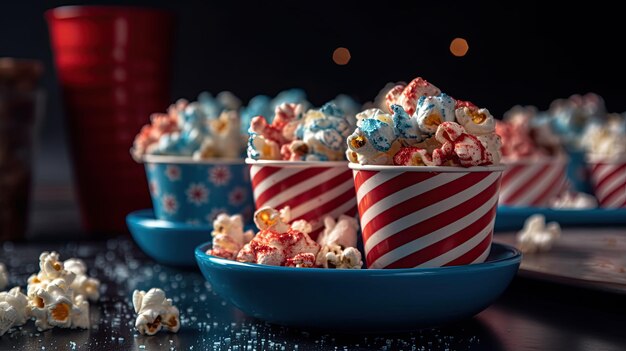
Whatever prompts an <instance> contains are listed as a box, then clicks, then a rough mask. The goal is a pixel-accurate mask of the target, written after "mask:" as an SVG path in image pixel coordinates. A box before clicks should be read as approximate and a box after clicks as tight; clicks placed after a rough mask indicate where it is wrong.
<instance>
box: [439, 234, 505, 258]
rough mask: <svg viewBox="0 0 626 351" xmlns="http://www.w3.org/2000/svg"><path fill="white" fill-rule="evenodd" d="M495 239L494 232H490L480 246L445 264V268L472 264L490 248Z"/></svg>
mask: <svg viewBox="0 0 626 351" xmlns="http://www.w3.org/2000/svg"><path fill="white" fill-rule="evenodd" d="M492 238H493V231H492V232H489V234H488V235H487V236H486V237H485V238H484V239H483V241H481V242H480V243H479V244H478V245H476V246H475V247H474V248H473V249H471V250H469V251H468V252H466V253H465V254H464V255H462V256H460V257H458V258H456V259H454V260H452V261H450V262H448V263H446V264H444V266H460V265H463V264H470V263H472V262H474V261H476V259H477V258H478V257H480V255H482V254H483V252H485V250H487V248H488V247H489V246H491V240H492Z"/></svg>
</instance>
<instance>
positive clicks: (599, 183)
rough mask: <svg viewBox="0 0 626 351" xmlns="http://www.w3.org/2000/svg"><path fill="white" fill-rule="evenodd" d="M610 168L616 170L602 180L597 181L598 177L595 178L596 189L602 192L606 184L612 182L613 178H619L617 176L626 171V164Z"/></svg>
mask: <svg viewBox="0 0 626 351" xmlns="http://www.w3.org/2000/svg"><path fill="white" fill-rule="evenodd" d="M608 167H614V169H613V170H612V171H610V173H608V174H606V175H605V176H604V177H602V179H597V177H594V180H595V182H594V183H596V184H595V186H596V187H595V188H596V189H597V190H602V188H603V187H604V186H605V184H606V182H608V181H609V180H611V178H613V177H615V176H617V174H619V173H621V172H623V171H624V169H626V164H623V165H619V166H614V165H609V166H608Z"/></svg>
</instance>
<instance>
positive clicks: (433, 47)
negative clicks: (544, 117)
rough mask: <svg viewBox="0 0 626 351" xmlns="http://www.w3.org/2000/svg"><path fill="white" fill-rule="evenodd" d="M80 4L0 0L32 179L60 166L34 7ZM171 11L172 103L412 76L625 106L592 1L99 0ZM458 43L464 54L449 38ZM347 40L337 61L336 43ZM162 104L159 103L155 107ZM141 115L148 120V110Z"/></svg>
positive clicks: (468, 90)
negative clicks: (39, 88)
mask: <svg viewBox="0 0 626 351" xmlns="http://www.w3.org/2000/svg"><path fill="white" fill-rule="evenodd" d="M72 4H94V3H93V2H80V1H74V2H72V1H69V2H68V1H45V2H43V1H33V0H22V1H18V2H5V3H3V5H2V11H0V33H1V34H0V57H1V56H12V57H21V58H35V59H41V60H43V62H44V63H45V69H46V71H45V75H44V78H43V81H42V84H43V87H44V88H45V90H46V91H47V95H48V98H47V101H46V114H45V116H44V118H43V120H42V124H41V129H40V133H39V140H40V143H39V145H40V146H39V148H38V150H39V152H38V153H37V168H36V170H37V173H36V182H35V183H36V184H37V182H38V181H39V180H41V179H42V178H45V179H47V180H53V181H54V180H55V179H56V180H58V181H59V182H67V179H69V178H70V177H71V172H70V166H69V164H70V163H69V161H68V156H67V148H66V143H65V133H64V130H65V121H64V118H63V109H62V106H61V102H60V96H59V89H58V84H57V81H56V75H55V71H54V67H53V65H52V53H51V50H50V45H49V39H48V30H47V26H46V22H45V21H44V17H43V13H44V12H45V10H47V9H49V8H53V7H56V6H61V5H72ZM97 4H118V5H119V4H125V5H129V4H130V5H135V6H150V7H157V8H162V9H168V10H171V11H173V12H175V13H176V14H177V18H178V25H177V32H176V45H175V50H174V52H173V53H172V55H173V60H174V67H173V80H172V86H171V99H172V101H173V100H174V99H176V98H179V97H185V98H190V99H193V98H195V97H196V95H197V94H198V93H199V92H201V91H203V90H208V91H211V92H213V93H216V92H219V91H221V90H230V91H232V92H234V93H235V94H236V95H237V96H239V97H241V98H242V99H243V100H244V102H245V101H247V100H248V99H249V98H250V97H252V96H254V95H256V94H260V93H263V94H269V95H272V94H275V93H277V92H278V91H280V90H282V89H285V88H291V87H301V88H304V89H305V90H306V91H307V92H308V94H309V99H310V100H311V101H312V102H313V103H314V104H315V105H321V104H322V103H324V102H325V101H327V100H329V99H331V98H333V97H334V96H336V95H337V94H338V93H348V94H349V95H352V96H353V97H354V98H356V99H358V100H360V101H361V102H365V101H368V100H371V99H372V98H373V97H374V96H375V95H376V94H377V92H378V91H379V90H380V89H381V88H382V87H383V86H384V84H385V83H386V82H389V81H400V80H405V81H408V80H410V79H412V78H414V77H416V76H422V77H425V78H426V79H428V80H429V81H431V82H433V83H434V84H436V85H437V86H439V87H440V88H441V89H442V90H443V91H445V92H447V93H449V94H450V95H452V96H455V97H457V98H459V99H463V100H471V101H473V102H474V103H476V104H478V105H480V106H483V107H488V108H489V109H490V111H491V112H492V113H493V114H494V115H495V116H496V117H497V116H501V115H502V114H503V113H504V112H505V111H506V110H508V109H509V108H510V107H512V106H513V105H516V104H533V105H536V106H538V107H539V108H540V109H545V108H547V107H548V106H549V103H550V101H552V100H553V99H555V98H559V97H567V96H569V95H571V94H574V93H586V92H590V91H592V92H596V93H598V94H600V95H602V96H603V97H604V98H605V100H606V103H607V107H608V110H609V111H615V112H622V111H625V110H626V98H625V97H626V87H625V86H624V83H623V82H624V78H626V74H625V70H624V69H623V62H624V56H623V55H622V54H620V53H619V52H620V51H622V50H623V46H624V37H625V36H624V34H625V33H626V30H625V29H624V28H625V27H624V24H623V18H622V17H623V15H622V14H621V12H620V11H619V10H617V9H615V8H611V7H610V6H608V5H605V4H602V3H600V2H593V3H585V6H583V7H575V6H568V7H560V8H548V7H547V6H548V5H547V4H546V3H545V2H533V1H524V2H510V3H508V4H497V3H496V4H493V3H484V2H480V3H476V2H472V3H470V2H467V1H463V2H451V1H445V2H432V3H429V2H426V1H410V2H409V1H397V2H389V1H382V2H378V5H377V6H371V5H367V4H365V3H364V2H354V1H344V2H339V1H336V2H328V1H274V2H271V3H269V4H268V3H261V2H254V3H247V2H241V1H206V2H181V1H177V2H168V1H163V0H153V1H134V2H130V3H128V2H126V3H124V2H120V1H102V2H98V3H97ZM455 37H463V38H465V39H467V41H468V43H469V52H468V53H467V55H466V56H464V57H455V56H453V55H452V54H451V53H450V51H449V45H450V42H451V40H452V39H453V38H455ZM339 46H343V47H346V48H348V49H349V50H350V52H351V54H352V59H351V61H350V62H349V63H348V64H347V65H345V66H338V65H336V64H335V63H333V61H332V59H331V56H332V52H333V50H334V49H335V48H337V47H339ZM165 108H166V106H163V109H165ZM145 117H146V121H147V120H148V116H145Z"/></svg>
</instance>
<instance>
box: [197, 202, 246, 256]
mask: <svg viewBox="0 0 626 351" xmlns="http://www.w3.org/2000/svg"><path fill="white" fill-rule="evenodd" d="M211 235H212V236H213V245H212V246H213V247H212V249H210V250H208V251H207V254H209V255H213V256H217V257H223V258H226V259H229V260H234V259H235V257H236V256H237V253H238V252H239V251H240V250H241V249H242V248H243V246H244V245H245V244H247V243H248V242H250V240H252V237H253V236H254V232H252V231H251V230H249V231H246V232H245V233H244V231H243V218H242V217H241V215H234V216H229V215H227V214H225V213H221V214H219V215H217V217H216V218H215V220H214V221H213V232H211Z"/></svg>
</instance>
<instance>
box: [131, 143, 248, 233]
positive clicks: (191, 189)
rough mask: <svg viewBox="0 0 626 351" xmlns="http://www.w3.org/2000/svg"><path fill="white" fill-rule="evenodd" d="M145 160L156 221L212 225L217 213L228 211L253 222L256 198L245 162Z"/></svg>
mask: <svg viewBox="0 0 626 351" xmlns="http://www.w3.org/2000/svg"><path fill="white" fill-rule="evenodd" d="M142 161H143V163H144V166H145V169H146V176H147V177H148V185H149V187H150V196H151V197H152V204H153V207H154V213H155V215H156V218H158V219H163V220H167V221H175V222H180V223H188V224H204V225H211V224H212V222H213V219H214V218H215V216H216V215H217V214H219V213H221V212H226V213H229V214H242V215H243V216H244V222H245V223H250V222H251V220H252V213H253V212H254V199H253V196H252V186H251V184H250V171H249V166H248V165H246V164H245V162H244V160H243V159H212V160H201V161H197V160H193V159H192V158H191V157H182V156H155V155H146V156H144V158H143V159H142Z"/></svg>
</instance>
